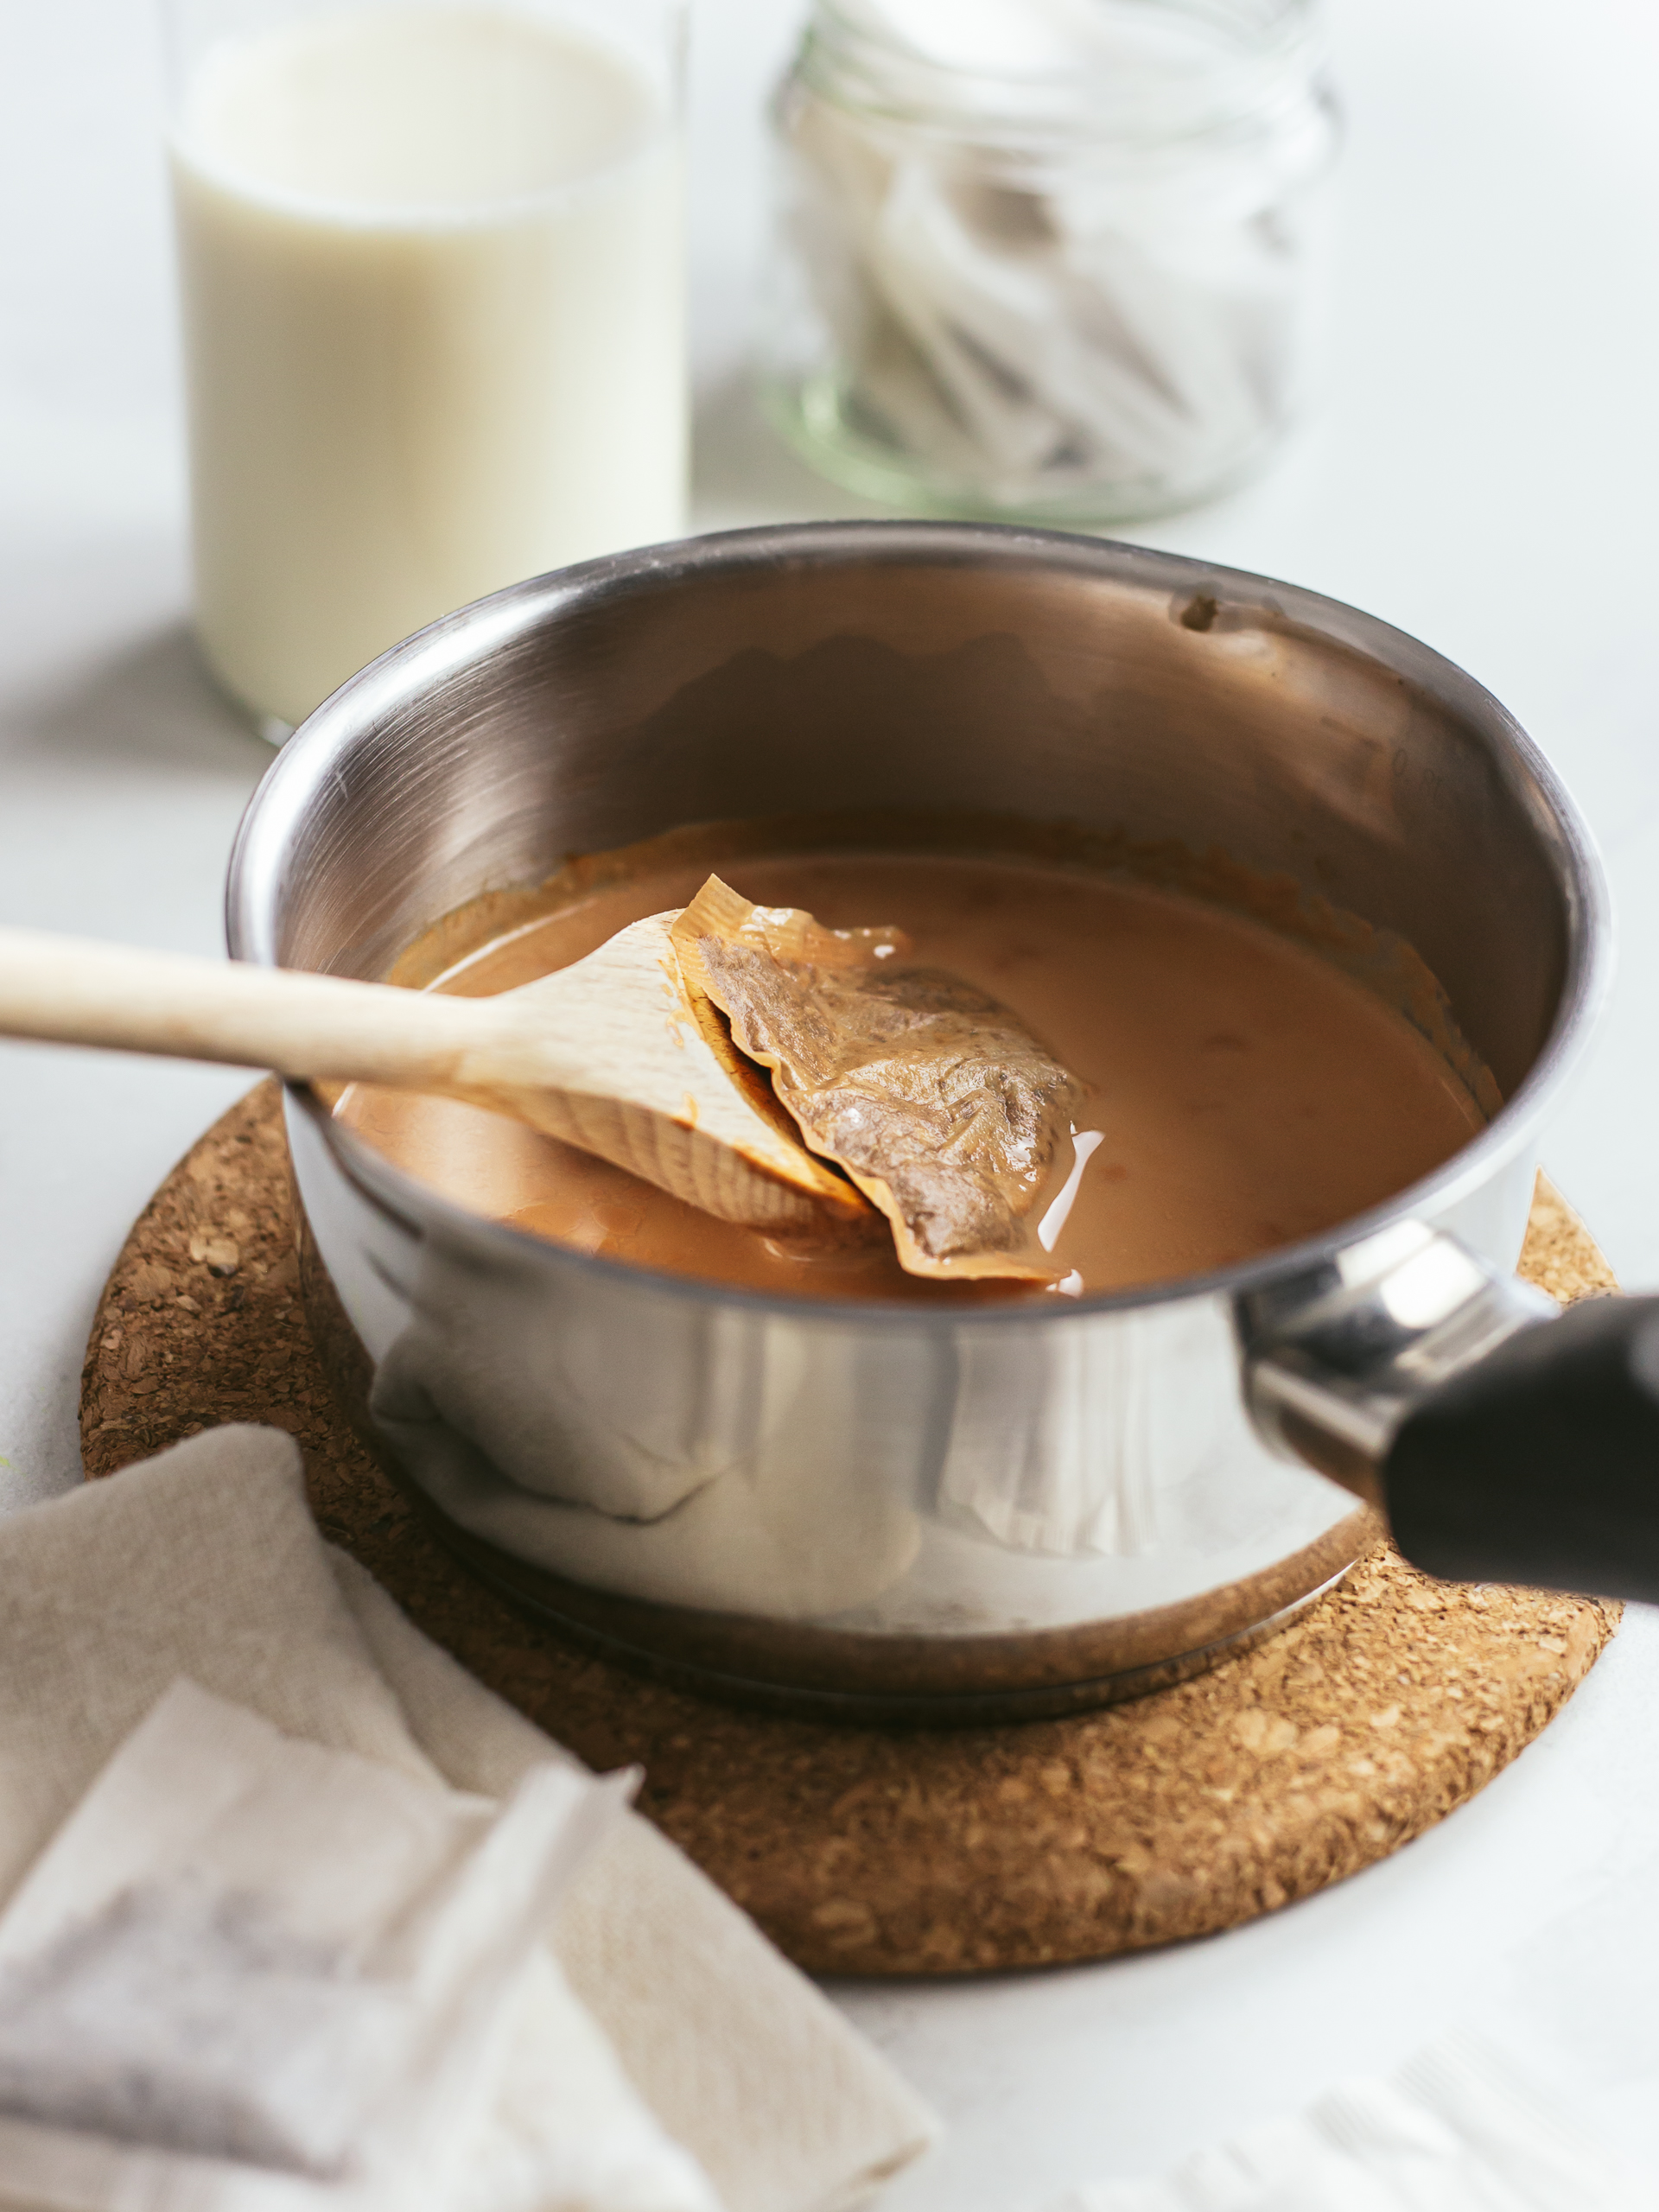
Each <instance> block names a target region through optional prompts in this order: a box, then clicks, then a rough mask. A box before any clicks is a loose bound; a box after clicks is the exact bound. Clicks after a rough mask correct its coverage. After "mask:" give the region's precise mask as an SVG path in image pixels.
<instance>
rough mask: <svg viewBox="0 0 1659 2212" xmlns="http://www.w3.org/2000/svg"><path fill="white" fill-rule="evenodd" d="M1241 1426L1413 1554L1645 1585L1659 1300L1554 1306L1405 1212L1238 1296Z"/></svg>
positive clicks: (1656, 1507) (1655, 1490)
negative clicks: (1319, 1476) (1246, 1424)
mask: <svg viewBox="0 0 1659 2212" xmlns="http://www.w3.org/2000/svg"><path fill="white" fill-rule="evenodd" d="M1236 1320H1237V1327H1238V1333H1239V1338H1240V1343H1241V1347H1242V1350H1243V1366H1244V1381H1245V1390H1246V1395H1247V1398H1248V1401H1249V1406H1250V1409H1251V1412H1252V1414H1253V1415H1254V1417H1255V1421H1256V1424H1257V1427H1259V1428H1260V1429H1261V1430H1262V1433H1263V1434H1264V1435H1265V1436H1266V1437H1267V1439H1268V1441H1269V1442H1270V1443H1272V1444H1274V1446H1276V1447H1277V1448H1279V1449H1280V1450H1281V1451H1284V1452H1290V1453H1292V1454H1294V1456H1296V1457H1298V1458H1300V1459H1305V1460H1306V1461H1308V1462H1309V1463H1310V1464H1311V1465H1313V1466H1316V1467H1318V1468H1319V1469H1320V1470H1321V1471H1322V1472H1324V1473H1325V1474H1328V1475H1331V1476H1332V1477H1333V1478H1335V1479H1336V1480H1337V1481H1338V1482H1340V1483H1342V1484H1344V1485H1345V1487H1347V1488H1348V1489H1350V1490H1351V1491H1355V1492H1356V1493H1357V1495H1359V1496H1361V1497H1364V1498H1366V1499H1367V1500H1368V1501H1369V1502H1370V1503H1371V1504H1373V1505H1375V1506H1376V1508H1377V1509H1378V1510H1380V1511H1381V1512H1382V1513H1383V1514H1384V1515H1385V1516H1387V1518H1388V1521H1389V1525H1390V1527H1391V1529H1392V1530H1393V1533H1394V1537H1395V1542H1396V1543H1397V1544H1398V1545H1399V1547H1400V1549H1401V1550H1402V1552H1403V1553H1404V1554H1405V1556H1406V1557H1407V1558H1408V1560H1411V1561H1412V1563H1413V1565H1414V1566H1416V1567H1421V1568H1423V1569H1424V1570H1425V1572H1427V1573H1430V1574H1435V1575H1440V1576H1443V1577H1445V1578H1446V1579H1447V1580H1456V1581H1479V1582H1518V1583H1527V1584H1531V1585H1533V1586H1536V1587H1540V1588H1544V1589H1556V1590H1573V1591H1586V1592H1593V1593H1595V1594H1596V1595H1598V1596H1601V1597H1609V1598H1635V1599H1646V1600H1648V1601H1649V1602H1650V1603H1655V1602H1659V1299H1655V1298H1598V1299H1592V1300H1586V1301H1585V1302H1584V1303H1582V1304H1580V1305H1578V1306H1573V1307H1572V1308H1571V1309H1570V1310H1569V1311H1568V1312H1567V1313H1560V1314H1558V1313H1557V1311H1556V1308H1555V1307H1554V1304H1553V1302H1552V1301H1551V1300H1548V1299H1546V1298H1545V1297H1543V1295H1542V1294H1541V1293H1539V1292H1537V1291H1535V1290H1532V1289H1529V1287H1527V1286H1526V1285H1524V1284H1522V1283H1518V1282H1516V1281H1514V1280H1513V1279H1512V1278H1509V1277H1504V1276H1502V1275H1500V1274H1498V1273H1497V1270H1496V1269H1495V1268H1491V1267H1489V1266H1488V1265H1487V1264H1486V1263H1485V1262H1484V1261H1482V1260H1479V1259H1478V1258H1477V1257H1476V1255H1474V1254H1472V1253H1471V1252H1470V1251H1469V1249H1467V1247H1466V1246H1465V1245H1463V1244H1461V1243H1459V1242H1458V1241H1457V1239H1456V1238H1454V1237H1452V1236H1447V1235H1446V1234H1445V1233H1444V1232H1442V1231H1438V1230H1431V1229H1428V1228H1427V1227H1426V1226H1425V1225H1423V1224H1420V1223H1413V1222H1408V1223H1403V1224H1398V1225H1396V1226H1395V1228H1393V1229H1390V1230H1384V1231H1383V1232H1382V1233H1381V1234H1380V1235H1378V1236H1375V1237H1372V1238H1370V1239H1369V1240H1367V1241H1366V1242H1365V1243H1363V1244H1360V1245H1357V1246H1356V1247H1353V1248H1351V1249H1350V1250H1349V1251H1347V1252H1345V1253H1343V1254H1341V1255H1338V1257H1337V1258H1336V1259H1335V1260H1334V1261H1332V1262H1329V1263H1328V1264H1326V1265H1325V1266H1322V1267H1320V1268H1317V1269H1313V1270H1310V1271H1309V1272H1307V1273H1306V1274H1302V1275H1300V1276H1298V1277H1296V1278H1294V1279H1292V1280H1290V1281H1281V1282H1279V1283H1276V1284H1274V1286H1272V1287H1270V1288H1269V1289H1268V1290H1265V1291H1262V1292H1259V1293H1255V1294H1249V1295H1247V1296H1245V1297H1243V1298H1241V1299H1240V1300H1239V1301H1238V1305H1237V1309H1236Z"/></svg>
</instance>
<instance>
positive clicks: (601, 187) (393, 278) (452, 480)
mask: <svg viewBox="0 0 1659 2212" xmlns="http://www.w3.org/2000/svg"><path fill="white" fill-rule="evenodd" d="M599 20H600V21H601V22H602V20H603V17H602V15H601V17H600V18H599ZM672 101H673V92H672V85H671V73H666V74H665V73H664V72H662V71H656V72H653V71H652V70H651V69H650V68H648V67H646V66H645V62H644V61H643V60H642V59H641V58H640V57H639V54H638V53H637V52H636V51H633V50H631V49H630V48H628V47H626V46H625V45H623V44H621V43H620V42H617V43H613V42H612V41H610V40H609V39H608V38H607V36H606V35H604V32H603V30H602V29H601V30H600V31H598V32H594V31H589V30H586V29H581V28H578V27H576V26H575V25H574V24H568V23H562V22H559V21H558V20H556V19H550V18H547V17H537V16H533V15H517V14H509V13H505V12H493V11H488V10H482V9H468V8H466V7H465V6H459V5H457V6H450V7H442V6H434V7H426V6H418V5H388V6H379V7H372V8H364V9H361V10H346V11H336V12H332V13H327V14H317V15H312V16H300V17H298V18H296V19H293V20H289V21H287V22H283V23H281V24H280V25H279V26H278V27H277V28H276V29H268V30H266V31H264V32H263V33H261V34H259V35H251V36H242V37H238V38H232V39H220V40H219V41H216V42H213V43H210V44H207V46H206V47H205V48H204V49H203V50H202V51H201V52H200V54H199V56H198V58H197V59H196V60H195V63H194V68H193V69H192V70H191V72H190V73H189V75H188V79H187V81H186V83H185V85H184V87H183V92H182V97H181V104H180V112H179V118H178V123H177V127H176V130H175V138H174V145H173V175H174V189H175V205H176V209H177V219H178V232H179V243H180V255H181V274H182V289H183V302H184V327H185V342H186V353H187V361H188V381H189V396H190V435H191V463H192V478H193V500H194V535H195V559H196V593H197V614H198V621H199V626H200V637H201V641H202V645H203V647H204V649H205V651H206V652H207V658H208V659H209V660H210V662H211V663H212V664H213V667H214V669H215V670H216V671H217V672H218V674H219V677H221V679H222V680H223V682H224V683H226V685H227V686H228V688H229V689H230V690H231V691H232V692H233V693H234V694H235V695H236V696H238V698H240V699H241V700H242V701H244V702H245V703H246V704H247V705H249V706H250V707H251V708H252V709H254V710H255V712H256V714H257V715H259V716H261V717H266V718H270V719H271V720H273V721H278V722H287V723H291V722H296V721H299V720H300V719H301V718H302V716H304V715H307V714H308V713H309V711H310V710H311V709H312V708H313V707H315V705H317V704H318V702H320V701H321V699H323V698H324V697H326V696H327V694H328V693H329V692H330V691H332V690H334V688H335V686H336V685H337V684H339V683H341V682H342V681H343V680H344V679H345V678H346V677H347V676H349V675H350V674H351V673H352V672H353V670H355V669H357V668H359V667H360V666H361V665H362V664H363V663H364V662H365V661H366V660H369V659H371V658H372V657H373V656H374V655H375V654H376V653H378V652H382V651H383V650H384V649H385V647H386V646H388V645H392V644H394V643H396V641H397V639H400V638H402V637H404V636H405V635H407V633H408V632H410V631H411V630H415V629H417V628H419V627H420V626H421V625H422V624H423V623H425V622H429V621H430V620H433V618H434V617H435V616H437V615H440V614H442V613H446V612H447V611H448V609H450V608H452V607H459V606H461V605H463V604H465V602H466V601H468V600H472V599H476V598H478V597H479V596H480V594H483V593H485V592H489V591H493V590H494V589H496V588H498V587H499V586H500V585H503V584H507V583H511V582H514V581H515V580H516V579H518V578H519V577H523V576H527V575H535V574H536V573H537V572H538V571H540V570H543V569H550V568H556V567H558V566H561V565H562V564H563V563H567V562H571V561H580V560H583V559H585V558H587V557H588V556H591V555H594V554H600V553H604V552H608V551H613V550H616V549H618V548H620V547H622V546H626V545H637V544H642V543H650V542H652V541H654V540H657V539H660V538H665V537H674V536H677V534H679V533H680V532H681V531H683V527H684V496H685V492H684V486H685V475H686V459H685V455H686V371H685V340H684V314H683V248H682V216H681V188H680V153H679V146H678V143H677V125H676V119H675V116H674V112H673V105H672Z"/></svg>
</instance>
